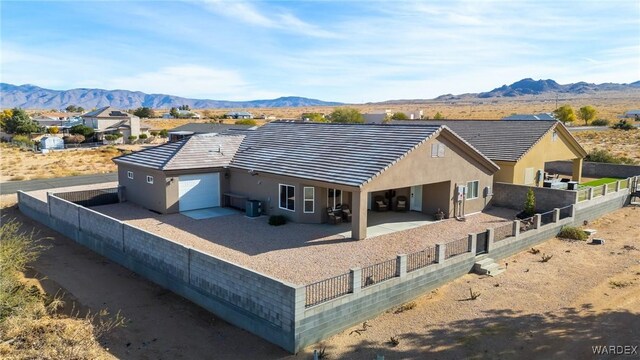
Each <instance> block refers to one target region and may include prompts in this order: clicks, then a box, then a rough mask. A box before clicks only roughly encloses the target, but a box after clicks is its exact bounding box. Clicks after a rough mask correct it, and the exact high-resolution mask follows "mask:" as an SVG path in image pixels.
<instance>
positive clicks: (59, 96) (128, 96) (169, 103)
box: [0, 83, 342, 109]
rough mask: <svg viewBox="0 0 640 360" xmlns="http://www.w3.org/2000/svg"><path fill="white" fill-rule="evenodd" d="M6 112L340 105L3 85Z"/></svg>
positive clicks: (286, 99)
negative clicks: (23, 110)
mask: <svg viewBox="0 0 640 360" xmlns="http://www.w3.org/2000/svg"><path fill="white" fill-rule="evenodd" d="M0 92H2V99H1V103H0V106H1V107H2V108H13V107H21V108H24V109H64V108H66V107H67V106H69V105H75V106H81V107H83V108H85V109H92V108H100V107H104V106H113V107H116V108H119V109H135V108H138V107H141V106H146V107H150V108H153V109H160V108H166V109H168V108H171V107H178V106H181V105H189V107H191V108H192V109H216V108H222V109H228V108H257V107H301V106H336V105H342V103H338V102H328V101H322V100H316V99H309V98H304V97H299V96H284V97H280V98H277V99H270V100H269V99H267V100H250V101H228V100H208V99H190V98H184V97H179V96H174V95H166V94H146V93H143V92H141V91H129V90H104V89H89V88H79V89H71V90H51V89H44V88H41V87H38V86H36V85H32V84H24V85H12V84H7V83H0Z"/></svg>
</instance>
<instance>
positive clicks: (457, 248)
mask: <svg viewBox="0 0 640 360" xmlns="http://www.w3.org/2000/svg"><path fill="white" fill-rule="evenodd" d="M466 252H469V238H467V237H464V238H462V239H459V240H454V241H451V242H448V243H447V244H446V246H445V250H444V258H445V259H449V258H451V257H454V256H456V255H460V254H464V253H466Z"/></svg>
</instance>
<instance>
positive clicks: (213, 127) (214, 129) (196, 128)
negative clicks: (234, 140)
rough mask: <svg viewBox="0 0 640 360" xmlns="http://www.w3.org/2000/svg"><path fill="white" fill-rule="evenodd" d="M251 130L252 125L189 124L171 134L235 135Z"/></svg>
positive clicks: (176, 128) (174, 129) (177, 128)
mask: <svg viewBox="0 0 640 360" xmlns="http://www.w3.org/2000/svg"><path fill="white" fill-rule="evenodd" d="M251 128H253V126H251V125H234V124H214V123H189V124H184V125H180V126H178V127H175V128H173V129H171V130H169V131H170V132H175V131H192V132H194V133H196V134H210V133H218V134H223V133H229V131H230V130H231V132H232V133H233V132H234V131H239V130H249V129H251Z"/></svg>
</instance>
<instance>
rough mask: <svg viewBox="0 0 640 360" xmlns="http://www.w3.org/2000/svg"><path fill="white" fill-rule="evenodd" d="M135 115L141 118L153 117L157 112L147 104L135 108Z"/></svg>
mask: <svg viewBox="0 0 640 360" xmlns="http://www.w3.org/2000/svg"><path fill="white" fill-rule="evenodd" d="M133 115H135V116H137V117H139V118H152V117H155V114H154V112H153V110H151V108H148V107H146V106H143V107H139V108H137V109H135V110H134V111H133Z"/></svg>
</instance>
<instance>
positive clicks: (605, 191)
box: [602, 184, 607, 196]
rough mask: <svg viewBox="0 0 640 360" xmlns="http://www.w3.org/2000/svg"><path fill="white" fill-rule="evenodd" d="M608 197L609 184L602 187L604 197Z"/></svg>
mask: <svg viewBox="0 0 640 360" xmlns="http://www.w3.org/2000/svg"><path fill="white" fill-rule="evenodd" d="M605 195H607V184H604V185H602V196H605Z"/></svg>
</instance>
